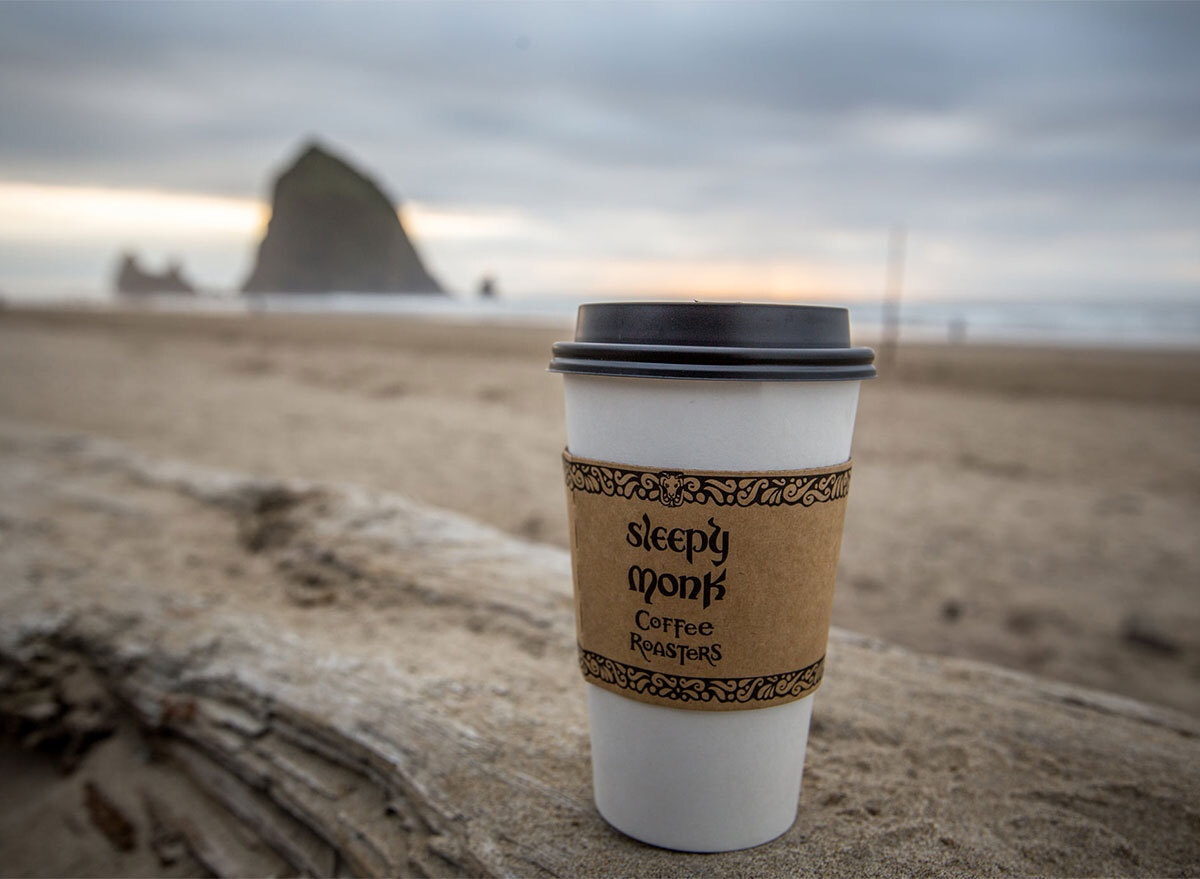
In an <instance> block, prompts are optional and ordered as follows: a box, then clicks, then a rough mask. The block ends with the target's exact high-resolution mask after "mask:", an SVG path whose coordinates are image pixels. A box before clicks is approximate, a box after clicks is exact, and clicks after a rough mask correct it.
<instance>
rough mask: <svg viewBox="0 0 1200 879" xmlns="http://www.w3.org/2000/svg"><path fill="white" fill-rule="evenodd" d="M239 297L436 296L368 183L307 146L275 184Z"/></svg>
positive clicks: (437, 289) (387, 205)
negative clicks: (266, 220)
mask: <svg viewBox="0 0 1200 879" xmlns="http://www.w3.org/2000/svg"><path fill="white" fill-rule="evenodd" d="M242 291H243V292H245V293H442V292H443V291H442V287H441V285H440V284H438V282H437V281H436V280H434V278H433V276H431V275H430V274H429V272H428V271H427V270H426V269H425V265H424V264H423V263H422V262H421V257H420V256H419V255H418V254H417V251H416V249H415V248H414V247H413V245H412V242H411V241H409V238H408V235H407V234H406V233H405V231H404V226H403V225H402V224H401V222H400V217H399V215H398V214H397V213H396V205H395V203H394V201H393V200H392V199H391V198H389V197H388V196H387V195H386V194H384V192H383V191H382V190H381V189H380V188H379V186H377V185H376V184H375V182H374V181H373V180H371V179H370V178H369V177H367V176H365V175H364V174H362V173H361V172H359V171H358V170H356V169H355V168H353V167H351V166H350V165H349V164H348V163H347V162H345V161H344V160H343V159H341V158H339V157H337V156H335V155H333V154H331V153H329V152H328V151H326V150H325V149H324V148H322V147H321V146H320V145H318V144H315V143H313V144H309V145H308V146H307V147H306V148H305V149H304V150H303V151H302V152H301V154H300V156H299V157H298V158H297V159H296V161H295V162H294V163H293V164H292V165H291V167H289V168H288V169H287V170H286V171H284V172H283V173H282V174H280V175H279V177H278V178H276V180H275V185H274V189H273V193H272V199H271V220H270V223H269V224H268V226H267V234H266V236H265V237H264V238H263V240H262V243H261V244H259V246H258V257H257V259H256V260H255V264H254V269H253V271H252V272H251V273H250V277H249V278H247V279H246V282H245V284H244V285H243V286H242Z"/></svg>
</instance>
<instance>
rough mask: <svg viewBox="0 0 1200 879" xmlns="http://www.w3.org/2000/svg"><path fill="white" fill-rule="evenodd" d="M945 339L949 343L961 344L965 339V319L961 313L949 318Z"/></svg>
mask: <svg viewBox="0 0 1200 879" xmlns="http://www.w3.org/2000/svg"><path fill="white" fill-rule="evenodd" d="M946 341H947V342H949V343H950V344H951V345H961V344H962V343H963V342H965V341H967V319H966V318H965V317H963V316H962V315H956V316H955V317H952V318H950V323H949V324H947V326H946Z"/></svg>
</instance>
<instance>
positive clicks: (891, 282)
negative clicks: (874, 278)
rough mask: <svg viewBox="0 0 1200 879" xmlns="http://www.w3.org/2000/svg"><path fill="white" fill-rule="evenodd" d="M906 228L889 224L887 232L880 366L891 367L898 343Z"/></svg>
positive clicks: (899, 224) (894, 359)
mask: <svg viewBox="0 0 1200 879" xmlns="http://www.w3.org/2000/svg"><path fill="white" fill-rule="evenodd" d="M907 244H908V227H907V226H905V225H904V224H903V223H898V224H897V225H895V226H892V228H891V232H890V233H889V234H888V262H887V285H886V286H885V288H884V291H883V326H882V328H881V333H880V338H879V361H880V365H881V366H892V365H893V364H894V363H895V362H896V352H897V349H898V348H899V345H900V297H901V294H902V292H903V289H904V251H905V247H906V246H907Z"/></svg>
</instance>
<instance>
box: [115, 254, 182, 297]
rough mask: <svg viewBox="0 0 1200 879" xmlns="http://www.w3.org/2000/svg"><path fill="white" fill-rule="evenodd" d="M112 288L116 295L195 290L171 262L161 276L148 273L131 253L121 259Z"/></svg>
mask: <svg viewBox="0 0 1200 879" xmlns="http://www.w3.org/2000/svg"><path fill="white" fill-rule="evenodd" d="M113 286H114V287H115V288H116V291H117V292H118V293H134V294H137V293H188V294H190V293H195V292H196V288H195V287H193V286H192V284H191V283H189V282H188V281H187V280H186V279H185V278H184V277H183V267H182V266H180V264H179V263H177V262H173V263H171V264H170V265H168V266H167V270H166V271H165V272H162V273H161V274H155V273H154V272H148V271H146V270H145V269H143V268H142V267H141V265H140V264H139V263H138V258H137V257H136V256H135V255H134V254H132V253H126V254H124V255H122V257H121V264H120V265H119V266H118V268H117V276H116V278H115V280H114V282H113Z"/></svg>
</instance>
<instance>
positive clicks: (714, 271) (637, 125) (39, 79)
mask: <svg viewBox="0 0 1200 879" xmlns="http://www.w3.org/2000/svg"><path fill="white" fill-rule="evenodd" d="M314 136H315V137H319V138H320V139H321V140H323V141H324V142H325V143H326V144H328V145H329V146H331V147H332V148H335V149H336V150H338V151H339V152H341V153H342V154H343V155H344V156H345V157H346V158H347V159H349V160H350V161H352V162H353V163H356V164H358V165H359V166H360V167H362V168H363V169H364V170H366V171H367V172H368V173H370V174H371V175H372V176H374V177H375V178H376V179H377V180H378V181H379V182H380V183H381V184H383V185H384V187H385V189H387V190H388V191H389V192H390V193H391V194H392V195H393V196H394V197H396V198H397V199H400V200H402V201H403V202H404V204H405V208H404V213H403V216H404V217H405V219H406V221H407V222H408V223H409V225H410V226H411V231H412V233H413V235H414V238H416V239H417V244H418V247H420V248H421V249H422V251H423V253H424V254H425V256H426V259H427V262H428V263H429V264H430V267H431V269H432V270H433V271H434V273H435V274H437V275H438V276H439V277H440V278H442V279H443V280H444V281H445V282H446V283H448V284H449V285H450V286H452V287H455V288H456V289H458V290H463V291H466V290H470V289H472V288H473V287H474V285H475V283H476V281H477V280H478V278H479V277H480V275H482V274H483V273H485V272H494V273H495V274H497V275H498V277H499V282H500V286H501V289H502V290H503V291H504V292H505V293H508V294H510V295H513V296H517V295H543V294H549V293H555V292H565V293H590V294H600V293H624V294H643V295H659V294H664V293H680V294H682V293H689V292H690V293H696V294H709V295H717V294H725V295H741V296H743V297H747V298H757V297H764V296H798V297H804V298H818V297H822V298H826V297H828V298H842V299H845V298H874V297H877V296H878V293H879V288H880V286H881V284H882V278H883V264H884V259H885V249H886V240H887V230H888V228H889V226H891V225H892V224H895V223H904V224H905V225H906V226H907V228H908V235H909V251H908V258H909V259H908V274H907V284H908V293H909V295H911V296H913V297H925V298H973V299H992V298H1018V299H1046V298H1066V299H1079V298H1096V299H1105V300H1107V299H1121V298H1123V299H1129V298H1146V297H1153V298H1175V299H1190V300H1197V299H1200V4H1185V3H1177V4H1146V3H1141V4H1134V5H1123V4H1113V3H1108V4H1095V5H1091V4H1054V5H1045V4H1012V5H1008V4H982V5H981V4H970V5H968V4H955V5H940V4H934V3H924V4H915V5H908V4H893V3H889V4H884V5H874V4H866V3H860V4H838V5H824V4H800V3H788V4H771V5H749V4H745V3H738V4H729V5H725V4H712V3H706V4H651V5H632V4H620V5H580V4H553V5H550V4H532V5H529V4H509V3H500V4H490V5H470V4H437V5H419V4H399V5H365V4H357V5H340V4H339V5H324V4H296V5H290V4H288V5H285V4H266V3H261V4H250V5H246V4H212V3H187V4H146V5H143V4H138V3H120V4H111V5H110V4H85V5H71V4H42V3H36V4H30V5H24V4H13V3H7V4H3V5H0V292H10V293H12V294H20V293H24V292H28V291H33V292H39V291H40V292H54V291H63V290H71V289H80V290H85V289H100V288H103V287H107V286H108V284H109V279H108V276H109V275H110V274H111V271H112V269H113V265H114V262H115V259H116V254H117V252H118V251H119V250H120V249H121V248H136V249H138V250H140V251H142V252H143V253H144V254H146V256H147V258H148V260H149V262H150V263H151V265H152V266H153V265H154V264H155V263H156V262H160V261H161V260H162V259H164V258H166V257H167V256H169V255H175V256H177V257H179V258H180V259H182V261H183V262H184V265H185V267H186V269H187V271H188V272H189V273H190V274H191V275H192V276H193V277H195V278H196V279H197V280H198V281H199V282H200V283H202V284H203V285H206V286H209V287H215V288H232V287H235V286H236V285H237V284H239V283H240V282H241V281H242V279H243V278H244V276H245V273H246V272H247V271H248V269H249V265H250V261H251V259H252V254H253V248H254V245H255V244H256V241H255V236H256V235H257V234H259V231H260V229H259V227H260V225H261V223H262V219H263V209H262V207H261V203H262V202H263V201H265V200H266V199H267V198H268V197H269V183H270V177H271V175H272V174H273V173H275V172H276V171H278V169H279V167H280V166H281V164H284V163H286V162H287V161H288V160H290V159H291V158H292V157H293V156H294V154H295V153H296V151H297V150H298V149H299V148H300V146H301V144H302V143H303V142H304V141H305V140H306V139H308V138H310V137H314Z"/></svg>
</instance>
